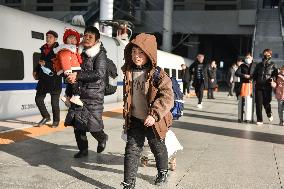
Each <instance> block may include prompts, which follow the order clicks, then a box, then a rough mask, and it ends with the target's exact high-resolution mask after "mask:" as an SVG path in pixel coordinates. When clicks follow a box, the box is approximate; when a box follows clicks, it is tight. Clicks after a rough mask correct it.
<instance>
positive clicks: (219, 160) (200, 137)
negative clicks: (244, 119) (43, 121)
mask: <svg viewBox="0 0 284 189" xmlns="http://www.w3.org/2000/svg"><path fill="white" fill-rule="evenodd" d="M216 96H217V99H216V100H206V99H205V101H204V105H203V109H202V110H200V109H197V108H196V107H195V105H196V99H195V98H194V97H193V98H190V99H188V100H187V102H186V106H185V113H184V116H183V117H182V118H181V119H180V120H179V121H176V122H175V124H174V126H173V128H172V130H173V131H174V132H175V134H176V135H177V137H178V138H179V140H180V142H181V143H182V145H183V146H184V150H183V151H182V152H180V153H178V155H177V170H176V171H174V172H170V177H169V182H168V184H167V186H166V187H163V188H168V189H173V188H185V189H187V188H189V189H190V188H194V189H195V188H197V189H199V188H202V189H204V188H210V189H211V188H212V189H215V188H216V189H223V188H224V189H225V188H226V189H227V188H234V189H239V188H248V189H252V188H255V189H268V188H271V189H277V188H279V189H280V188H283V186H284V185H283V183H282V182H283V181H284V146H283V144H284V128H283V127H279V126H277V125H276V124H277V123H278V118H277V107H276V103H275V102H273V113H274V117H275V120H274V121H273V123H272V124H268V120H267V118H266V117H265V121H264V122H265V123H266V124H264V125H263V126H256V125H253V124H239V123H237V122H236V116H237V105H236V104H237V102H236V100H235V98H227V97H226V94H225V93H219V94H217V95H216ZM119 107H121V105H119V106H118V105H116V106H115V105H112V107H108V109H107V111H108V112H107V113H106V114H105V116H104V123H105V127H106V132H107V133H108V134H109V136H110V139H109V142H108V143H107V149H106V151H105V152H104V153H103V154H97V153H96V152H95V151H96V145H97V143H96V141H95V140H94V139H93V138H92V137H91V136H90V135H88V138H89V146H90V153H89V156H88V157H87V158H82V159H73V154H74V153H76V151H77V148H76V144H75V139H74V136H73V129H72V128H70V127H68V128H64V127H60V128H58V129H51V128H48V127H47V126H45V127H42V128H28V127H31V126H32V124H33V123H34V122H35V121H36V120H39V117H38V116H35V117H33V118H31V117H29V118H21V119H17V120H10V121H2V122H0V128H1V130H0V131H2V133H1V132H0V144H1V146H0V188H11V189H12V188H15V189H19V188H23V189H36V188H49V189H50V188H52V189H53V188H54V189H55V188H56V189H60V188H64V189H65V188H68V189H73V188H74V189H75V188H76V189H77V188H82V189H85V188H86V189H88V188H103V189H108V188H110V189H112V188H121V186H120V182H121V181H122V180H123V153H124V146H125V143H124V142H123V140H122V139H121V138H120V135H121V127H122V123H123V120H122V118H121V114H120V113H119V111H118V110H117V108H119ZM63 114H64V113H63ZM13 121H14V122H16V121H17V123H13ZM8 123H9V124H8ZM19 123H20V125H19ZM13 124H18V125H17V126H15V128H17V129H19V130H16V131H11V128H13ZM274 124H275V125H274ZM21 125H22V126H21ZM22 127H25V129H21V128H22ZM155 175H156V170H155V167H154V162H151V163H150V165H149V166H148V167H140V168H139V175H138V180H137V187H136V188H143V189H144V188H155V186H154V185H153V183H154V179H155Z"/></svg>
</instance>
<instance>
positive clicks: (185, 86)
mask: <svg viewBox="0 0 284 189" xmlns="http://www.w3.org/2000/svg"><path fill="white" fill-rule="evenodd" d="M182 83H183V89H182V90H183V94H184V95H186V94H189V92H190V91H189V87H190V82H182Z"/></svg>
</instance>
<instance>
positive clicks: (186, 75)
mask: <svg viewBox="0 0 284 189" xmlns="http://www.w3.org/2000/svg"><path fill="white" fill-rule="evenodd" d="M181 78H182V82H184V83H189V82H190V80H191V78H190V72H189V68H188V67H186V68H185V69H184V70H182V76H181Z"/></svg>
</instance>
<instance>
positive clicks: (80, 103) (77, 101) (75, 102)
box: [70, 96, 83, 106]
mask: <svg viewBox="0 0 284 189" xmlns="http://www.w3.org/2000/svg"><path fill="white" fill-rule="evenodd" d="M70 102H72V103H74V104H77V105H78V106H83V102H82V101H81V100H80V96H72V98H71V99H70Z"/></svg>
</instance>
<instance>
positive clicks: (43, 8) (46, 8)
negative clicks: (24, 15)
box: [36, 6, 53, 11]
mask: <svg viewBox="0 0 284 189" xmlns="http://www.w3.org/2000/svg"><path fill="white" fill-rule="evenodd" d="M36 10H37V11H53V6H37V7H36Z"/></svg>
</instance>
